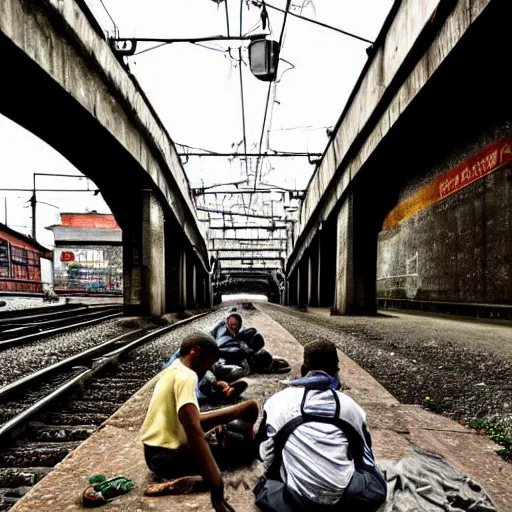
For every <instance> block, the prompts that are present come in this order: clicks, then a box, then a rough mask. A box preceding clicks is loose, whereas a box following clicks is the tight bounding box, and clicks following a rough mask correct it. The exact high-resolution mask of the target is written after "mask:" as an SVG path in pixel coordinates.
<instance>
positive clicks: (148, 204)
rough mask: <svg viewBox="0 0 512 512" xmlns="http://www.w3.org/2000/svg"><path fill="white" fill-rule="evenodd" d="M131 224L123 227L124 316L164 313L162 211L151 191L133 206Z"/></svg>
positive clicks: (158, 314)
mask: <svg viewBox="0 0 512 512" xmlns="http://www.w3.org/2000/svg"><path fill="white" fill-rule="evenodd" d="M133 210H134V211H133V215H132V217H131V219H130V220H131V223H130V224H129V225H125V226H124V227H123V273H124V313H125V315H151V316H161V315H163V314H164V313H165V298H166V297H165V247H164V246H165V235H164V215H163V210H162V207H161V206H160V203H159V201H158V199H157V198H156V196H155V194H154V193H153V192H152V191H151V190H143V191H142V194H141V196H140V202H139V203H138V204H134V208H133Z"/></svg>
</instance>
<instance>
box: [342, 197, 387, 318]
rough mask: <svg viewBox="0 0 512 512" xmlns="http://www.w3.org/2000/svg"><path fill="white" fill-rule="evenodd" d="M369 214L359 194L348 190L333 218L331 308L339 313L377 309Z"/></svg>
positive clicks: (369, 207) (374, 240)
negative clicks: (333, 270) (334, 257)
mask: <svg viewBox="0 0 512 512" xmlns="http://www.w3.org/2000/svg"><path fill="white" fill-rule="evenodd" d="M372 215H373V209H372V205H371V203H370V202H368V201H366V198H365V197H364V196H363V194H362V193H361V192H357V191H355V190H351V191H349V192H348V194H347V196H346V199H345V201H344V202H343V204H342V206H341V209H340V211H339V213H338V218H337V245H336V248H337V250H336V287H335V294H334V311H335V312H336V313H338V314H341V315H350V314H370V315H371V314H376V312H377V295H376V277H377V275H376V272H377V270H376V269H377V237H378V229H376V228H375V220H371V216H372Z"/></svg>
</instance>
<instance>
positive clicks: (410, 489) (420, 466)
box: [378, 450, 497, 512]
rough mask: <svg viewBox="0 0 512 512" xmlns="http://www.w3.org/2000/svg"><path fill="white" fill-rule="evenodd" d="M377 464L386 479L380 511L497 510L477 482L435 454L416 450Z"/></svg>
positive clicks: (452, 511)
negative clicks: (384, 495)
mask: <svg viewBox="0 0 512 512" xmlns="http://www.w3.org/2000/svg"><path fill="white" fill-rule="evenodd" d="M378 464H379V467H380V468H381V469H382V470H383V471H384V472H385V473H386V479H387V481H388V499H387V501H386V505H385V506H383V507H381V511H382V512H427V511H428V512H441V511H443V512H445V511H449V512H462V511H464V512H466V511H468V512H469V511H470V512H497V508H496V507H495V506H494V505H493V503H492V501H491V499H490V498H489V496H488V495H487V494H486V493H485V491H484V490H483V489H482V488H481V487H480V485H479V484H478V483H477V482H475V481H474V480H472V479H471V478H469V477H468V476H466V475H463V474H462V473H459V472H458V471H456V470H455V469H453V468H452V467H450V466H449V465H448V464H447V462H446V461H445V460H444V459H443V458H442V457H440V456H438V455H435V454H432V453H428V452H425V451H421V450H416V452H415V453H414V455H413V456H411V457H407V458H404V459H400V460H399V461H379V462H378ZM379 512H380V511H379Z"/></svg>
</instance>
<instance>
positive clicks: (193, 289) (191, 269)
mask: <svg viewBox="0 0 512 512" xmlns="http://www.w3.org/2000/svg"><path fill="white" fill-rule="evenodd" d="M187 285H188V291H187V298H188V307H189V308H190V309H197V265H196V263H195V262H194V263H192V262H191V263H190V265H189V266H188V278H187Z"/></svg>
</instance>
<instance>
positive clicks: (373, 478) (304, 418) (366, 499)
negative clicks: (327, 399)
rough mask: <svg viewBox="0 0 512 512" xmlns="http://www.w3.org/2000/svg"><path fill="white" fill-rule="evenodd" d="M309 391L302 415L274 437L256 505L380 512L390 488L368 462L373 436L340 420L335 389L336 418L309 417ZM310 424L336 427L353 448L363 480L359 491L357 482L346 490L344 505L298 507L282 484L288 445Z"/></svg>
mask: <svg viewBox="0 0 512 512" xmlns="http://www.w3.org/2000/svg"><path fill="white" fill-rule="evenodd" d="M309 391H310V389H308V388H306V389H305V390H304V396H303V398H302V403H301V407H300V411H301V415H300V416H298V417H297V418H293V419H292V420H290V421H289V422H288V423H286V424H285V425H284V426H283V427H282V428H281V429H280V430H279V431H278V432H277V433H276V434H275V436H274V460H273V461H272V464H271V466H270V468H269V469H268V471H267V472H266V474H265V475H264V476H262V477H261V478H260V479H259V481H258V483H257V485H256V487H255V488H254V491H253V492H254V494H255V496H256V505H257V506H258V507H259V508H260V509H261V510H263V511H264V512H298V511H301V510H313V508H314V509H315V510H320V509H321V510H325V511H328V510H339V511H343V512H345V511H347V512H350V511H354V512H355V511H357V512H375V511H377V510H378V509H379V507H380V506H381V505H382V504H383V503H384V502H385V501H386V493H387V484H386V480H385V478H384V476H383V475H382V473H381V472H380V471H379V470H378V469H377V468H376V467H375V466H371V465H368V464H366V463H365V462H364V447H365V442H366V444H367V445H368V447H369V448H370V449H371V438H370V435H369V433H368V432H367V431H366V429H365V432H364V434H365V439H363V437H362V436H361V434H360V433H359V432H358V431H357V430H356V429H355V428H354V427H353V426H352V425H351V424H350V423H348V422H347V421H345V420H342V419H341V418H340V417H339V416H340V408H341V406H340V401H339V398H338V395H337V393H336V391H335V390H334V389H331V392H332V394H333V397H334V401H335V403H336V412H335V414H334V416H331V417H329V416H328V417H325V416H317V415H314V414H309V413H306V412H305V410H304V406H305V403H306V397H307V395H308V392H309ZM309 422H318V423H328V424H330V425H334V426H336V427H337V428H339V429H340V430H341V431H342V432H343V433H344V434H345V436H346V437H347V440H348V444H349V453H350V456H351V458H352V460H353V461H354V466H355V472H358V473H360V475H361V477H362V478H361V479H359V478H358V479H357V480H358V481H357V487H358V488H357V489H356V488H355V487H356V482H355V479H354V478H353V479H352V481H351V482H350V484H349V485H348V487H347V488H346V489H345V492H344V494H343V497H342V499H341V501H340V502H339V503H338V504H336V505H334V506H332V507H321V506H319V505H317V504H313V503H311V504H310V505H309V506H308V505H307V504H305V503H304V502H305V501H306V500H301V501H302V503H300V504H299V503H297V501H296V500H294V499H293V497H292V495H290V493H289V491H287V489H286V485H285V484H284V483H283V482H282V480H281V464H282V460H283V450H284V446H285V444H286V441H288V438H289V437H290V435H291V434H292V432H293V431H294V430H295V429H296V428H298V427H299V426H300V425H303V424H304V423H309ZM361 482H364V485H363V486H361V485H360V483H361ZM352 484H354V485H352ZM351 486H352V488H351ZM361 487H362V488H361Z"/></svg>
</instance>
